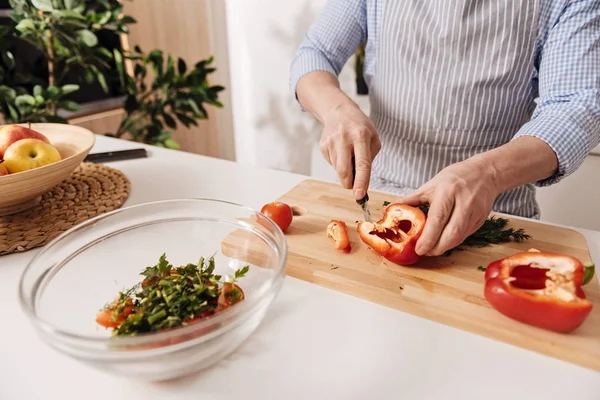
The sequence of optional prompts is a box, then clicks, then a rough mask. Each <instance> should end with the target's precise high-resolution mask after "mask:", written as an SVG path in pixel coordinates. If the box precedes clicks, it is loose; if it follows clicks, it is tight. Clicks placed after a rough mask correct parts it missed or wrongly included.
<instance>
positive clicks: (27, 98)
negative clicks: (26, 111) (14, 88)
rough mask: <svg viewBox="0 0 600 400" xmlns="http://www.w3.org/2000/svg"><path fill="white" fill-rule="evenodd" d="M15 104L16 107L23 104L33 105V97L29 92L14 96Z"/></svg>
mask: <svg viewBox="0 0 600 400" xmlns="http://www.w3.org/2000/svg"><path fill="white" fill-rule="evenodd" d="M15 104H16V105H17V107H21V106H24V105H29V106H34V105H35V98H34V97H33V96H31V95H29V94H22V95H20V96H17V97H16V98H15Z"/></svg>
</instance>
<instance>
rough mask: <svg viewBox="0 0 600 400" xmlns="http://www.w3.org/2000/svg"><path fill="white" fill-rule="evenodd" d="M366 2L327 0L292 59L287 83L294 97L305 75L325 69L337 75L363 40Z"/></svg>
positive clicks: (365, 28)
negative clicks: (299, 82)
mask: <svg viewBox="0 0 600 400" xmlns="http://www.w3.org/2000/svg"><path fill="white" fill-rule="evenodd" d="M365 2H366V0H328V2H327V4H326V5H325V7H324V9H323V11H322V13H321V15H320V16H319V17H318V18H317V19H316V21H315V22H314V23H313V25H312V26H311V27H310V29H309V31H308V33H307V34H306V35H305V37H304V39H303V41H302V43H301V44H300V47H299V49H298V51H297V53H296V56H295V57H294V60H293V61H292V65H291V71H290V80H289V85H290V90H291V91H292V94H293V95H294V96H295V97H296V86H297V84H298V81H299V80H300V79H301V78H302V77H303V76H304V75H306V74H308V73H309V72H312V71H326V72H330V73H331V74H333V75H335V76H336V77H337V76H338V75H339V73H340V72H341V70H342V68H343V67H344V65H345V64H346V62H347V61H348V59H349V58H350V57H351V56H352V54H354V52H355V51H356V49H357V48H358V46H360V44H361V43H362V42H363V41H365V40H366V38H367V26H366V25H367V13H366V4H365ZM296 99H297V97H296Z"/></svg>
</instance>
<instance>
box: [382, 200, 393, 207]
mask: <svg viewBox="0 0 600 400" xmlns="http://www.w3.org/2000/svg"><path fill="white" fill-rule="evenodd" d="M390 204H392V203H390V202H389V201H384V202H383V206H384V207H387V206H389V205H390Z"/></svg>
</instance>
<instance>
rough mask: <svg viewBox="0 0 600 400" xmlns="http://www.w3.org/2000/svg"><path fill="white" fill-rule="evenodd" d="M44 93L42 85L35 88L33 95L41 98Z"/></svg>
mask: <svg viewBox="0 0 600 400" xmlns="http://www.w3.org/2000/svg"><path fill="white" fill-rule="evenodd" d="M43 92H44V89H42V87H41V86H40V85H35V86H34V87H33V95H34V96H35V97H37V96H41V95H42V93H43Z"/></svg>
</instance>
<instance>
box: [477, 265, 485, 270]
mask: <svg viewBox="0 0 600 400" xmlns="http://www.w3.org/2000/svg"><path fill="white" fill-rule="evenodd" d="M477 269H478V270H479V271H485V270H486V269H487V268H485V267H482V266H481V265H480V266H479V267H477Z"/></svg>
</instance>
